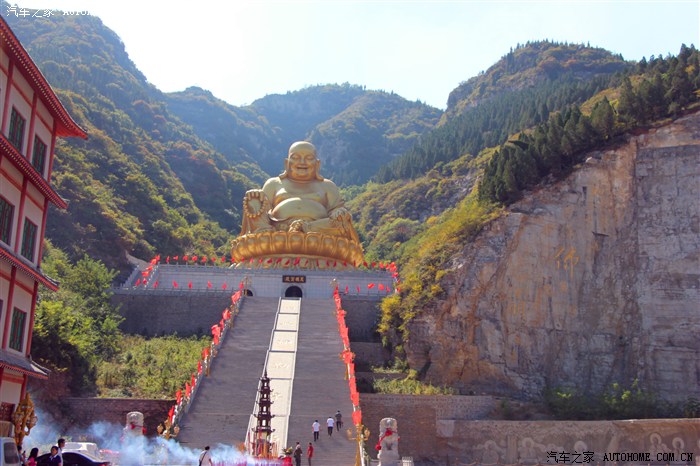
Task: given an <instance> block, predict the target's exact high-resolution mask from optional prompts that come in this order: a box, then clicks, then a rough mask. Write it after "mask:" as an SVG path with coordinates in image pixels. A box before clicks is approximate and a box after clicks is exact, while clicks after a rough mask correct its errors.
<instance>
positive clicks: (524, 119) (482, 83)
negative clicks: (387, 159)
mask: <svg viewBox="0 0 700 466" xmlns="http://www.w3.org/2000/svg"><path fill="white" fill-rule="evenodd" d="M631 67H633V64H631V63H627V62H625V61H624V60H622V58H621V57H619V56H616V55H613V54H611V53H610V52H607V51H605V50H602V49H598V48H591V47H585V46H583V45H567V44H559V43H555V42H548V41H543V42H532V43H528V44H527V45H525V46H519V47H518V48H517V49H516V50H515V51H511V52H509V53H508V54H507V55H505V56H503V57H502V58H501V59H500V60H499V61H498V62H497V63H496V64H494V65H493V66H491V67H490V68H489V69H488V70H487V71H486V72H484V73H481V74H479V75H478V76H476V77H473V78H471V79H469V80H468V81H467V82H465V83H462V84H461V85H460V86H459V87H457V88H456V89H455V90H454V91H452V92H451V93H450V97H449V99H448V109H447V110H446V112H445V114H444V115H443V117H442V119H441V122H440V125H439V126H438V127H437V128H436V129H435V130H433V131H431V132H430V133H428V134H426V135H425V136H424V137H422V138H421V140H420V142H419V143H418V144H416V145H415V146H413V147H412V148H411V149H410V150H408V151H407V152H406V153H405V154H403V155H402V156H401V157H397V158H396V159H394V160H393V161H392V162H391V163H389V164H387V165H386V166H384V167H382V169H381V170H380V171H379V172H378V174H377V177H376V179H377V180H378V181H389V180H394V179H401V178H415V177H417V176H420V175H422V174H424V173H426V172H427V171H428V170H430V169H431V168H432V167H433V166H435V165H436V164H438V163H449V162H450V161H453V160H456V159H458V158H459V157H461V156H462V155H465V154H471V155H476V154H478V153H479V152H480V151H481V150H483V149H485V148H487V147H494V146H498V145H499V144H502V143H503V142H504V141H506V140H507V139H508V137H509V136H510V135H512V134H516V133H518V132H520V131H523V130H525V129H527V128H530V127H532V126H534V125H536V124H539V123H541V122H543V121H546V120H547V118H548V117H549V115H550V114H551V113H553V112H557V111H560V110H562V109H564V108H565V107H567V106H569V105H573V104H580V103H582V102H584V101H585V100H587V99H589V98H590V97H592V96H593V95H595V94H596V93H597V92H600V91H601V90H603V89H606V88H608V87H610V86H614V85H615V79H616V77H617V76H618V75H619V74H620V73H621V72H623V71H624V70H628V69H630V68H631Z"/></svg>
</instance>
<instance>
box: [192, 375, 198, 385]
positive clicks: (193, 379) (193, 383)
mask: <svg viewBox="0 0 700 466" xmlns="http://www.w3.org/2000/svg"><path fill="white" fill-rule="evenodd" d="M195 385H197V380H196V379H195V378H194V374H192V388H194V386H195Z"/></svg>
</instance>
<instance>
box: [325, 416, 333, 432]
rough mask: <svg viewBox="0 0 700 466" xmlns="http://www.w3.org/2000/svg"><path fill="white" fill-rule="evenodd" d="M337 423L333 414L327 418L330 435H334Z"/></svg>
mask: <svg viewBox="0 0 700 466" xmlns="http://www.w3.org/2000/svg"><path fill="white" fill-rule="evenodd" d="M334 424H335V420H334V419H333V416H328V419H327V420H326V425H327V426H328V436H329V437H332V436H333V425H334Z"/></svg>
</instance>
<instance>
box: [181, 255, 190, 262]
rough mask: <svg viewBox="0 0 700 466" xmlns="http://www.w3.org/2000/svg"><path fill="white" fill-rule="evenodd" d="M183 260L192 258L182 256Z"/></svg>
mask: <svg viewBox="0 0 700 466" xmlns="http://www.w3.org/2000/svg"><path fill="white" fill-rule="evenodd" d="M182 260H183V261H188V260H190V258H189V257H187V256H182Z"/></svg>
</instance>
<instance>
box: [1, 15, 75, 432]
mask: <svg viewBox="0 0 700 466" xmlns="http://www.w3.org/2000/svg"><path fill="white" fill-rule="evenodd" d="M57 137H80V138H84V139H86V138H87V134H86V133H85V131H83V130H82V129H81V128H80V127H79V126H78V125H77V124H76V123H75V121H73V119H72V118H71V116H70V115H69V114H68V112H67V111H66V109H65V108H64V107H63V105H62V104H61V102H60V101H59V100H58V98H57V97H56V94H54V92H53V90H52V89H51V86H49V83H48V82H47V81H46V78H44V76H43V75H42V74H41V72H40V71H39V69H38V68H37V67H36V65H35V64H34V62H33V61H32V59H31V58H30V57H29V54H28V53H27V51H26V50H25V49H24V47H22V45H21V44H20V42H19V40H18V39H17V37H16V36H15V35H14V33H13V32H12V30H11V29H10V27H9V26H8V25H7V23H6V22H5V20H4V19H2V18H0V342H1V345H2V346H0V435H8V433H9V432H8V430H9V429H10V426H9V421H10V420H11V418H12V414H13V412H14V410H15V408H16V407H17V406H18V404H19V402H20V400H21V399H23V398H24V396H25V393H26V390H27V379H28V377H39V378H47V377H48V374H47V372H46V370H45V369H43V368H42V367H40V366H39V365H37V364H36V363H34V362H32V359H31V355H30V348H31V344H32V330H33V328H34V313H35V307H36V301H37V293H38V291H39V286H44V287H46V288H48V289H49V290H53V291H56V290H57V289H58V284H57V283H56V282H55V281H54V280H52V279H51V278H49V277H47V276H46V275H44V274H43V272H42V271H41V254H42V244H43V239H44V232H45V229H46V216H47V213H48V210H49V204H50V203H52V204H53V205H54V206H56V207H58V208H60V209H65V208H66V207H67V205H66V202H65V200H63V199H62V198H61V197H60V196H59V195H58V194H57V193H56V191H54V189H53V188H52V187H51V170H52V165H53V159H54V148H55V146H56V138H57Z"/></svg>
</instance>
